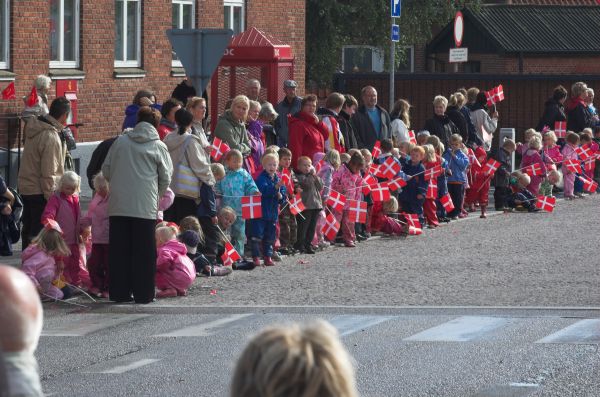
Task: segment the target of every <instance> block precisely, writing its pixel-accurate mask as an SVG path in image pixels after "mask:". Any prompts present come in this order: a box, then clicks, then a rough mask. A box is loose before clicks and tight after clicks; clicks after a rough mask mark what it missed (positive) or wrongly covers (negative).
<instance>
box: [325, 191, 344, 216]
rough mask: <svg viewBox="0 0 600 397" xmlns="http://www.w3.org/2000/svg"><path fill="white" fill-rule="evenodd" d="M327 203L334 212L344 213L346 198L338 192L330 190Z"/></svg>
mask: <svg viewBox="0 0 600 397" xmlns="http://www.w3.org/2000/svg"><path fill="white" fill-rule="evenodd" d="M326 203H327V205H329V206H330V207H331V208H332V209H333V210H334V211H337V212H342V211H343V210H344V207H345V206H346V196H344V195H343V194H341V193H338V192H336V191H335V190H330V191H329V197H327V201H326Z"/></svg>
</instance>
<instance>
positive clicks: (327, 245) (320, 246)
mask: <svg viewBox="0 0 600 397" xmlns="http://www.w3.org/2000/svg"><path fill="white" fill-rule="evenodd" d="M330 245H331V244H329V242H328V241H322V242H320V243H319V248H320V249H325V248H328V247H329V246H330Z"/></svg>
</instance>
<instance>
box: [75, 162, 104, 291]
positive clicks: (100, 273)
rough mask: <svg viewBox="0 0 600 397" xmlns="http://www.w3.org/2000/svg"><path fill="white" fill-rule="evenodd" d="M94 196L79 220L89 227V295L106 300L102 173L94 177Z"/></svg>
mask: <svg viewBox="0 0 600 397" xmlns="http://www.w3.org/2000/svg"><path fill="white" fill-rule="evenodd" d="M94 188H95V189H96V194H95V195H94V198H93V199H92V202H91V203H90V206H89V209H88V212H87V214H86V215H85V216H84V217H83V218H82V219H81V226H82V227H83V228H86V229H87V228H89V227H91V229H92V230H91V232H92V254H91V256H90V259H89V260H88V262H87V267H88V271H89V273H90V282H91V287H90V289H89V293H90V294H91V295H95V296H100V297H102V298H108V198H109V194H110V190H109V186H108V181H107V180H106V178H104V175H102V172H100V173H99V174H97V175H96V176H95V177H94Z"/></svg>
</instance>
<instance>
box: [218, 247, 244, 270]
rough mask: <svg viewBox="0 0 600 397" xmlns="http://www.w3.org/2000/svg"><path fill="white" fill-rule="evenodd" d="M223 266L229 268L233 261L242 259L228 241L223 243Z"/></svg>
mask: <svg viewBox="0 0 600 397" xmlns="http://www.w3.org/2000/svg"><path fill="white" fill-rule="evenodd" d="M221 259H222V260H223V265H224V266H231V265H233V263H234V262H235V261H239V260H240V259H242V257H241V256H240V254H239V253H238V252H237V251H236V250H235V248H233V245H231V243H230V242H229V241H227V242H226V243H225V252H224V253H223V255H221Z"/></svg>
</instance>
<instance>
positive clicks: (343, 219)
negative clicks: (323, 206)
mask: <svg viewBox="0 0 600 397" xmlns="http://www.w3.org/2000/svg"><path fill="white" fill-rule="evenodd" d="M364 165H365V159H364V158H363V156H362V155H361V154H360V153H354V154H353V155H352V157H351V158H350V161H349V162H348V163H347V164H342V166H341V167H340V168H339V169H338V170H337V171H336V172H335V173H334V174H333V179H332V181H331V190H335V191H336V192H338V193H341V194H343V195H344V196H346V208H345V209H344V211H343V212H337V211H335V212H334V214H335V217H336V219H337V220H338V222H340V225H341V226H340V227H341V228H342V235H343V237H344V245H345V246H346V247H356V244H355V242H354V241H355V239H356V234H355V232H354V222H352V221H351V220H350V218H349V214H348V209H347V208H349V207H348V200H360V199H361V198H362V191H361V189H362V184H363V179H362V176H361V174H360V170H361V169H362V168H363V167H364Z"/></svg>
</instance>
